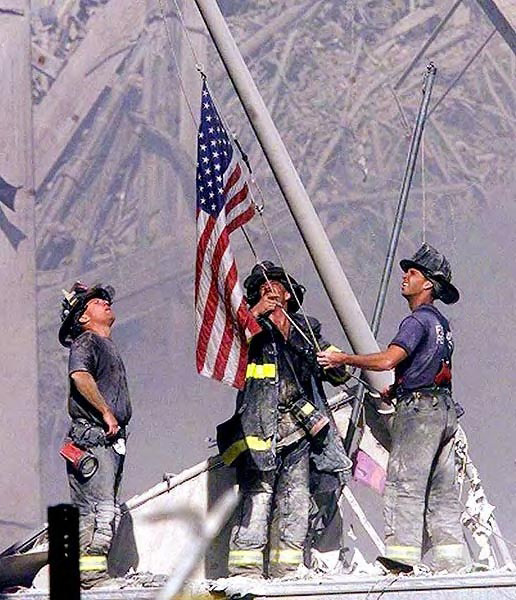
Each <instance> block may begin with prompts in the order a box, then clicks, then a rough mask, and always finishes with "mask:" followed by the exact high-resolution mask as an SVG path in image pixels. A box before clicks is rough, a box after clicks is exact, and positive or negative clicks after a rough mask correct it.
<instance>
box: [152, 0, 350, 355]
mask: <svg viewBox="0 0 516 600" xmlns="http://www.w3.org/2000/svg"><path fill="white" fill-rule="evenodd" d="M158 1H159V6H160V12H161V17H162V20H163V23H164V24H165V29H166V32H167V37H168V41H169V44H170V48H171V51H172V54H173V57H174V62H175V65H176V69H177V72H178V77H179V81H180V83H181V90H182V92H183V95H184V97H185V100H186V103H187V105H188V108H189V111H190V114H191V116H192V120H193V122H194V124H195V125H196V126H197V127H198V124H197V121H196V119H195V116H194V113H193V110H192V107H191V105H190V102H189V100H188V97H187V95H186V90H185V86H184V82H183V79H182V77H181V72H180V67H179V61H178V59H177V56H176V52H175V50H174V45H173V43H172V36H171V34H170V29H169V27H168V22H167V20H166V16H165V12H164V9H163V3H162V0H158ZM173 2H174V5H175V7H176V11H177V14H178V16H179V20H180V23H181V26H182V28H183V31H184V33H185V36H186V39H187V42H188V46H189V48H190V51H191V53H192V56H193V58H194V61H195V65H196V68H197V70H198V71H199V73H200V74H201V76H202V77H204V79H206V76H205V74H204V72H203V67H202V64H201V63H200V61H199V59H198V56H197V53H196V52H195V48H194V45H193V43H192V40H191V38H190V34H189V32H188V28H187V26H186V22H185V19H184V16H183V13H182V11H181V8H180V7H179V4H178V2H177V0H173ZM353 11H354V6H353ZM208 89H209V91H210V95H211V97H212V99H213V103H214V105H215V107H216V109H217V112H218V113H219V117H220V119H221V121H222V123H223V124H224V127H225V128H226V130H227V131H228V132H232V130H231V128H230V127H229V124H228V123H227V122H226V119H225V117H224V113H223V112H222V111H221V110H220V107H219V104H218V100H217V97H216V95H215V94H214V93H213V91H212V90H211V88H210V87H209V86H208ZM232 136H233V139H232V140H231V143H232V145H233V149H234V150H238V151H239V152H240V154H241V156H242V159H243V160H244V162H245V163H246V165H247V166H248V169H249V172H250V174H251V177H250V181H251V182H252V183H253V184H254V186H255V187H256V189H257V191H258V194H259V195H260V199H261V200H262V203H261V205H258V203H257V202H256V201H255V198H254V196H253V193H252V189H251V187H250V188H249V197H250V200H251V202H252V204H253V205H254V207H255V209H256V212H257V213H258V215H259V216H260V219H261V223H262V226H263V228H264V230H265V232H266V234H267V236H268V238H269V240H270V242H271V245H272V247H273V250H274V253H275V254H276V257H277V258H278V261H279V263H280V266H281V268H282V269H283V271H284V272H285V276H286V278H287V282H288V285H289V287H290V292H291V293H292V296H293V297H294V299H295V300H296V302H297V304H298V305H299V308H300V311H301V314H302V315H303V318H304V320H305V323H306V326H307V329H308V331H309V333H310V336H311V337H312V340H313V345H314V347H315V348H316V349H317V351H318V352H320V350H321V348H320V346H319V343H318V341H317V338H316V337H315V334H314V331H313V329H312V326H311V325H310V322H309V320H308V316H307V314H306V312H305V310H304V308H303V306H302V303H301V302H300V299H299V297H298V295H297V294H296V291H295V289H294V286H293V285H292V280H291V277H290V275H289V273H288V271H287V269H286V267H285V263H284V261H283V257H282V255H281V253H280V251H279V248H278V246H277V244H276V242H275V240H274V237H273V235H272V233H271V231H270V229H269V227H268V226H267V223H266V221H265V218H264V216H263V211H264V206H265V201H264V197H263V194H262V191H261V189H260V186H259V185H258V183H257V182H256V180H255V179H254V177H252V169H251V167H250V165H249V161H248V158H247V156H246V155H245V154H244V153H243V151H242V148H241V146H240V144H239V142H238V140H237V138H236V135H235V134H234V133H233V132H232ZM235 146H236V148H235ZM242 230H243V232H244V237H245V239H246V241H247V243H248V245H249V247H250V249H251V252H252V253H253V256H254V257H255V260H257V258H258V255H257V252H256V249H255V248H254V246H253V244H252V242H251V239H250V237H249V235H248V234H247V232H246V231H245V230H244V228H243V227H242ZM264 275H265V278H266V280H267V281H269V280H268V278H267V275H266V273H265V269H264ZM269 283H270V281H269ZM289 321H290V322H291V323H292V322H293V321H292V320H291V319H290V318H289Z"/></svg>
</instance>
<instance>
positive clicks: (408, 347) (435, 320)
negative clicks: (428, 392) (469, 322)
mask: <svg viewBox="0 0 516 600" xmlns="http://www.w3.org/2000/svg"><path fill="white" fill-rule="evenodd" d="M391 345H395V346H399V347H400V348H403V350H405V352H406V353H407V354H408V356H407V358H406V359H405V360H403V361H402V362H401V363H399V365H398V366H397V367H396V382H397V383H398V388H400V387H401V389H403V390H415V389H417V388H422V387H428V386H431V385H433V384H434V379H435V376H436V375H437V373H438V372H439V371H440V369H441V366H442V361H443V360H451V355H452V352H453V336H452V333H451V331H450V325H449V323H448V321H447V319H446V318H445V317H444V316H443V315H442V314H441V313H440V312H439V310H438V309H437V308H436V307H435V306H434V305H433V304H423V305H422V306H419V307H418V308H416V310H414V311H413V312H412V314H410V315H409V316H408V317H406V318H405V319H403V321H402V322H401V325H400V328H399V331H398V333H397V334H396V337H395V338H394V339H393V340H392V342H391Z"/></svg>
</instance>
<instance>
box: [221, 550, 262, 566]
mask: <svg viewBox="0 0 516 600" xmlns="http://www.w3.org/2000/svg"><path fill="white" fill-rule="evenodd" d="M228 565H229V566H230V567H260V568H261V566H262V565H263V553H262V551H261V550H230V551H229V556H228Z"/></svg>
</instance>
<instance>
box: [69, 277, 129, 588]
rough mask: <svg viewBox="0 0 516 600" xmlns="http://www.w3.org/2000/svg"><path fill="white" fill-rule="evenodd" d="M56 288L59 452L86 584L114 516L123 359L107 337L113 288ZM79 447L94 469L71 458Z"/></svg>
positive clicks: (98, 580) (122, 425)
mask: <svg viewBox="0 0 516 600" xmlns="http://www.w3.org/2000/svg"><path fill="white" fill-rule="evenodd" d="M64 294H65V296H64V299H63V301H62V311H61V320H62V323H61V328H60V330H59V341H60V342H61V344H62V345H63V346H65V347H67V348H70V357H69V363H68V375H69V382H70V393H69V398H68V409H69V413H70V417H71V419H72V424H71V427H70V431H69V434H68V439H67V440H66V443H65V444H64V446H63V449H62V451H61V453H62V455H63V456H65V458H67V459H68V460H67V472H68V482H69V485H70V492H71V499H72V502H73V503H74V504H75V505H76V506H77V507H78V509H79V515H80V525H79V541H80V552H81V557H80V571H81V586H82V587H83V588H90V587H92V586H98V585H101V584H102V583H104V582H106V581H108V582H109V577H108V574H107V555H108V552H109V548H110V546H111V540H112V538H113V534H114V531H115V528H116V525H117V523H118V521H119V517H120V511H119V507H118V488H119V485H120V480H121V477H122V471H123V466H124V457H125V439H126V426H127V424H128V422H129V419H130V418H131V402H130V400H129V392H128V388H127V380H126V374H125V368H124V364H123V362H122V359H121V357H120V354H119V352H118V350H117V348H116V346H115V344H114V342H113V340H112V339H111V328H112V326H113V323H114V321H115V314H114V312H113V309H112V307H111V303H112V301H113V295H114V290H113V288H111V287H109V286H105V287H103V286H100V285H99V286H93V287H88V286H86V285H84V284H82V283H80V282H76V283H75V284H74V286H73V287H72V289H71V290H70V291H69V292H65V293H64ZM81 451H82V452H84V453H85V454H86V455H87V456H89V457H91V459H92V460H95V461H96V464H97V468H96V470H94V469H90V471H89V472H85V471H84V469H81V468H80V467H79V463H78V461H74V460H73V458H74V452H75V455H78V453H80V452H81Z"/></svg>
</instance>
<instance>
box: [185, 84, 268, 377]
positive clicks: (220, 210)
mask: <svg viewBox="0 0 516 600" xmlns="http://www.w3.org/2000/svg"><path fill="white" fill-rule="evenodd" d="M197 160H198V162H197V178H196V183H197V236H198V242H197V256H196V263H195V269H196V273H195V314H196V343H197V348H196V364H197V370H198V371H199V373H201V374H202V375H206V376H208V377H212V378H214V379H217V380H219V381H223V382H225V383H228V384H229V385H233V386H236V387H241V386H242V385H243V383H244V380H245V370H246V365H247V342H246V336H248V334H249V333H250V332H251V329H254V330H255V331H256V327H257V324H256V323H255V322H253V324H252V327H251V328H250V327H249V325H248V321H249V318H248V317H249V313H248V310H247V306H246V302H245V299H244V295H243V291H242V287H241V285H240V282H239V279H238V271H237V265H236V261H235V259H234V257H233V253H232V249H231V246H230V235H231V234H232V233H233V232H234V231H235V230H236V229H238V228H239V227H241V226H242V225H244V224H245V223H247V222H248V221H249V220H250V219H251V218H252V217H253V215H254V208H253V207H252V205H251V204H250V203H249V198H248V196H249V186H248V183H247V177H248V170H247V167H245V165H244V163H243V162H242V160H241V158H240V155H239V153H238V152H237V151H236V150H235V149H234V148H233V146H232V144H231V141H230V138H229V136H228V134H227V132H226V130H225V129H224V125H223V123H222V121H221V119H220V117H219V115H218V113H217V110H216V108H215V105H214V103H213V101H212V99H211V96H210V94H209V90H208V88H207V86H206V82H204V84H203V91H202V101H201V121H200V125H199V131H198V145H197ZM251 333H252V332H251Z"/></svg>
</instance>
